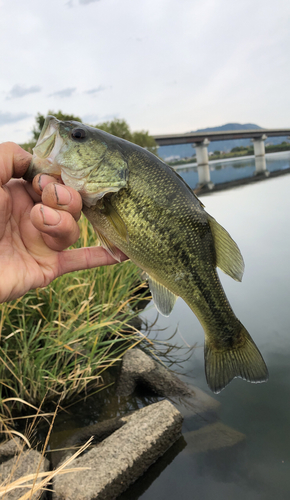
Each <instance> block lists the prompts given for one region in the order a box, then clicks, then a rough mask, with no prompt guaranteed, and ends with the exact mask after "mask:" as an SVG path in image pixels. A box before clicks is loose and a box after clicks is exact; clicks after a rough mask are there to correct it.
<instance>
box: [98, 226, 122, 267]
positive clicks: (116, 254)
mask: <svg viewBox="0 0 290 500" xmlns="http://www.w3.org/2000/svg"><path fill="white" fill-rule="evenodd" d="M94 230H95V232H96V234H97V236H98V238H99V241H100V244H101V246H102V247H103V248H105V250H107V252H108V253H109V254H110V255H112V257H113V258H114V259H116V260H117V261H118V262H121V252H120V250H119V248H117V247H116V246H115V245H114V244H113V243H111V242H110V241H109V240H108V238H106V237H105V236H104V235H103V234H102V233H100V232H99V231H98V230H97V229H96V228H94Z"/></svg>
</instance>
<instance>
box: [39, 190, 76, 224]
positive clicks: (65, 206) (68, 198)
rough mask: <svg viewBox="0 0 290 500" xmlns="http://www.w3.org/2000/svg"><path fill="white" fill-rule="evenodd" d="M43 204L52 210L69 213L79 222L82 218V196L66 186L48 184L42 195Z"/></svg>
mask: <svg viewBox="0 0 290 500" xmlns="http://www.w3.org/2000/svg"><path fill="white" fill-rule="evenodd" d="M42 202H43V204H44V205H47V206H49V207H51V208H55V209H57V210H65V211H67V212H69V213H70V214H71V215H72V216H73V217H74V219H75V220H79V218H80V216H81V209H82V206H83V202H82V198H81V195H80V194H79V193H78V192H77V191H75V190H74V189H73V188H70V187H68V186H65V185H64V184H58V183H56V182H54V183H49V184H47V185H46V186H45V188H44V190H43V193H42Z"/></svg>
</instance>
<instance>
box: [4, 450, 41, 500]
mask: <svg viewBox="0 0 290 500" xmlns="http://www.w3.org/2000/svg"><path fill="white" fill-rule="evenodd" d="M39 463H40V467H39ZM48 469H49V461H48V460H47V459H46V458H43V457H42V456H41V454H40V453H39V452H38V451H36V450H27V451H25V452H23V453H21V454H20V455H19V456H15V457H13V458H11V459H10V460H8V461H7V462H4V463H3V464H1V465H0V483H3V482H4V481H7V482H8V483H12V482H13V481H16V480H17V479H19V478H21V477H23V476H27V475H28V474H34V473H35V472H36V471H37V470H38V471H39V472H46V471H48ZM42 479H43V478H40V479H39V480H38V482H40V481H41V480H42ZM32 483H33V481H32V480H31V479H30V480H29V481H27V484H32ZM27 491H29V489H28V488H27V487H26V488H25V487H23V488H17V489H14V490H12V491H10V492H8V493H6V494H5V495H4V498H5V500H18V499H19V498H20V497H21V496H22V495H24V494H25V493H27ZM45 496H46V493H43V494H42V496H41V497H40V496H39V493H35V494H34V495H32V496H31V500H37V499H39V498H42V499H44V498H45Z"/></svg>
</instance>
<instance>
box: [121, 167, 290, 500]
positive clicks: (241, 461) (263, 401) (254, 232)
mask: <svg viewBox="0 0 290 500" xmlns="http://www.w3.org/2000/svg"><path fill="white" fill-rule="evenodd" d="M289 193H290V175H285V176H283V177H280V178H276V179H269V180H267V181H263V182H260V183H257V184H254V185H253V184H252V185H248V186H242V187H239V188H236V189H232V190H230V191H224V192H219V193H214V194H211V195H210V196H203V197H202V198H201V199H202V201H203V203H204V204H205V206H206V210H207V211H208V212H209V213H210V214H212V215H213V216H214V217H215V218H216V219H217V220H218V221H219V222H220V223H221V224H222V225H223V226H224V227H225V228H226V229H227V230H228V231H229V232H230V234H231V235H232V237H233V238H234V239H235V240H236V241H237V242H238V244H239V246H240V249H241V251H242V254H243V256H244V259H245V263H246V268H245V274H244V279H243V282H242V283H237V282H235V281H233V280H231V278H229V277H227V276H225V275H223V274H222V273H220V277H221V280H222V283H223V286H224V289H225V291H226V293H227V296H228V298H229V300H230V303H231V305H232V307H233V309H234V311H235V313H236V315H237V316H238V317H239V319H240V320H241V321H242V322H243V323H244V325H245V326H246V328H247V329H248V331H249V332H250V333H251V335H252V336H253V338H254V340H255V342H256V343H257V345H258V346H259V348H260V350H261V352H262V354H263V356H264V358H265V361H266V363H267V365H268V368H269V373H270V378H269V381H268V382H267V383H264V384H257V385H255V384H250V383H247V382H245V381H242V380H240V379H235V380H234V381H233V382H231V384H230V385H229V386H227V387H226V389H225V390H224V391H222V392H221V393H220V394H219V395H214V396H213V397H214V398H215V399H217V400H218V401H220V403H221V407H220V420H221V422H223V423H224V424H226V425H228V426H230V427H231V428H233V429H235V430H237V431H240V432H242V433H243V434H245V436H246V440H245V442H244V443H241V444H240V445H239V446H235V447H233V448H224V449H223V450H220V451H214V452H212V451H208V452H205V453H195V451H194V449H193V448H191V446H190V439H188V441H187V435H188V436H189V437H190V434H188V430H189V429H190V425H191V424H190V422H187V420H185V426H184V427H185V429H184V430H185V432H184V436H183V437H184V439H185V441H187V445H186V446H185V447H184V448H183V449H182V450H181V451H180V452H179V451H178V450H176V453H177V454H176V457H175V458H173V460H172V462H171V463H169V464H168V466H167V467H166V468H165V469H164V470H163V471H162V473H161V474H160V476H159V477H157V478H156V479H155V480H154V482H153V483H152V484H151V486H150V487H149V488H148V489H147V491H146V492H145V493H143V494H142V495H141V496H140V497H139V498H142V499H144V500H145V499H146V500H147V499H148V500H149V499H155V498H156V499H157V498H158V499H166V498H170V499H174V498H179V499H189V498H194V499H195V498H196V499H207V500H211V499H212V500H217V499H241V500H244V499H248V500H258V499H261V500H262V499H263V500H272V499H277V500H278V499H279V500H284V499H285V500H286V499H289V498H290V397H289V393H290V301H289V298H290V260H289V249H290V196H289ZM144 316H145V317H146V319H147V320H153V319H154V318H155V317H156V313H155V310H154V309H153V308H151V309H150V307H149V308H148V309H147V310H146V311H145V314H144ZM158 325H159V326H160V327H162V328H164V327H165V326H166V327H168V331H171V332H173V331H174V330H175V329H176V328H177V333H176V335H175V337H174V341H175V342H176V343H178V344H179V345H184V343H188V344H189V345H192V344H194V343H197V346H198V347H197V348H196V349H195V350H194V352H193V354H192V356H191V357H190V359H188V360H187V361H184V363H183V366H182V369H181V370H180V368H178V370H179V372H181V373H184V374H186V375H187V377H188V380H191V382H192V383H193V384H195V385H197V386H198V387H200V388H202V389H203V390H204V391H205V392H207V393H208V394H211V393H210V391H209V390H208V388H207V385H206V382H205V376H204V363H203V331H202V328H201V326H200V324H199V323H198V321H197V319H196V318H195V316H194V315H193V313H192V312H191V310H190V309H189V308H188V307H187V305H186V304H185V303H184V302H183V301H182V300H181V299H178V301H177V303H176V306H175V308H174V310H173V312H172V314H171V316H170V317H169V318H163V317H162V316H159V319H158ZM168 331H163V332H160V333H159V336H160V337H162V336H163V337H164V338H165V337H166V335H167V334H168ZM180 410H181V411H182V409H181V408H180ZM181 448H182V445H181ZM128 498H129V497H128ZM136 498H138V497H136Z"/></svg>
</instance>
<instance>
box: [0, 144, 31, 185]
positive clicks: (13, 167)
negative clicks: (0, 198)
mask: <svg viewBox="0 0 290 500" xmlns="http://www.w3.org/2000/svg"><path fill="white" fill-rule="evenodd" d="M31 158H32V155H31V154H30V153H28V152H27V151H25V150H24V149H22V148H21V147H20V146H18V144H15V143H14V142H3V143H2V144H0V185H2V186H3V184H6V183H7V182H8V181H9V180H10V179H11V177H17V178H18V177H22V176H23V175H24V174H25V172H26V170H27V169H28V167H29V164H30V162H31Z"/></svg>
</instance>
